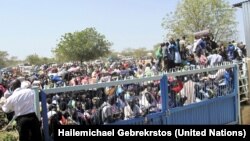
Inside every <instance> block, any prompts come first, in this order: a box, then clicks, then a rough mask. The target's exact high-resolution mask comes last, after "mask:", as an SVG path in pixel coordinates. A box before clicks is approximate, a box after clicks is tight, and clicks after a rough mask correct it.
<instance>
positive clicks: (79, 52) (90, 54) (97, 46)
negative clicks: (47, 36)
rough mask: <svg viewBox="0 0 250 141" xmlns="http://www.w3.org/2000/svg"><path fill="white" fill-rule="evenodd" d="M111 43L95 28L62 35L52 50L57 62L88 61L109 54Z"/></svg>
mask: <svg viewBox="0 0 250 141" xmlns="http://www.w3.org/2000/svg"><path fill="white" fill-rule="evenodd" d="M111 45H112V44H111V43H110V42H109V41H108V40H106V39H105V36H104V35H101V34H100V33H98V32H97V31H96V29H95V28H86V29H85V30H82V31H79V32H78V31H76V32H74V33H66V34H64V35H63V36H62V37H61V39H60V42H59V43H58V44H57V47H56V48H55V49H54V50H53V52H54V54H55V56H56V58H57V60H59V61H80V62H83V61H89V60H93V59H97V58H99V57H103V56H105V55H107V54H108V53H109V52H110V47H111Z"/></svg>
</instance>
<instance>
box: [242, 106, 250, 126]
mask: <svg viewBox="0 0 250 141" xmlns="http://www.w3.org/2000/svg"><path fill="white" fill-rule="evenodd" d="M241 120H242V124H244V125H250V102H248V103H244V104H242V106H241Z"/></svg>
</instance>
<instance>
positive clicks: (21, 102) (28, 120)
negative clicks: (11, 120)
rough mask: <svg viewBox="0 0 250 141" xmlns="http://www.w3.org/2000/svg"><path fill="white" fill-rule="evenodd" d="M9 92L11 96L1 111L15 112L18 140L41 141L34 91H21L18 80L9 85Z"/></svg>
mask: <svg viewBox="0 0 250 141" xmlns="http://www.w3.org/2000/svg"><path fill="white" fill-rule="evenodd" d="M9 91H10V93H12V95H11V96H10V97H9V98H8V99H7V101H6V103H5V104H4V105H3V107H2V109H3V111H4V112H11V111H14V112H15V117H16V122H17V130H18V133H19V140H20V141H41V138H42V137H41V131H40V124H39V120H38V118H37V116H36V114H35V107H34V96H35V91H34V90H32V89H21V82H20V80H18V79H15V80H13V81H12V82H11V83H10V86H9Z"/></svg>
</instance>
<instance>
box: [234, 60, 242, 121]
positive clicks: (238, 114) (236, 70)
mask: <svg viewBox="0 0 250 141" xmlns="http://www.w3.org/2000/svg"><path fill="white" fill-rule="evenodd" d="M233 70H234V94H235V102H236V103H235V104H236V105H235V106H236V109H235V110H236V111H235V112H236V113H235V114H236V121H238V122H239V124H241V112H240V94H239V66H238V65H237V64H236V65H235V67H234V69H233ZM237 118H238V119H237Z"/></svg>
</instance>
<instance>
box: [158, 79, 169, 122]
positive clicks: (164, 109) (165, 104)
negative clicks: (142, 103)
mask: <svg viewBox="0 0 250 141" xmlns="http://www.w3.org/2000/svg"><path fill="white" fill-rule="evenodd" d="M167 80H168V79H167V76H166V75H163V77H162V78H161V83H160V89H161V99H162V104H161V106H162V112H163V113H167V110H168V83H167V82H168V81H167ZM165 117H166V116H165ZM163 124H166V119H164V122H163Z"/></svg>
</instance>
